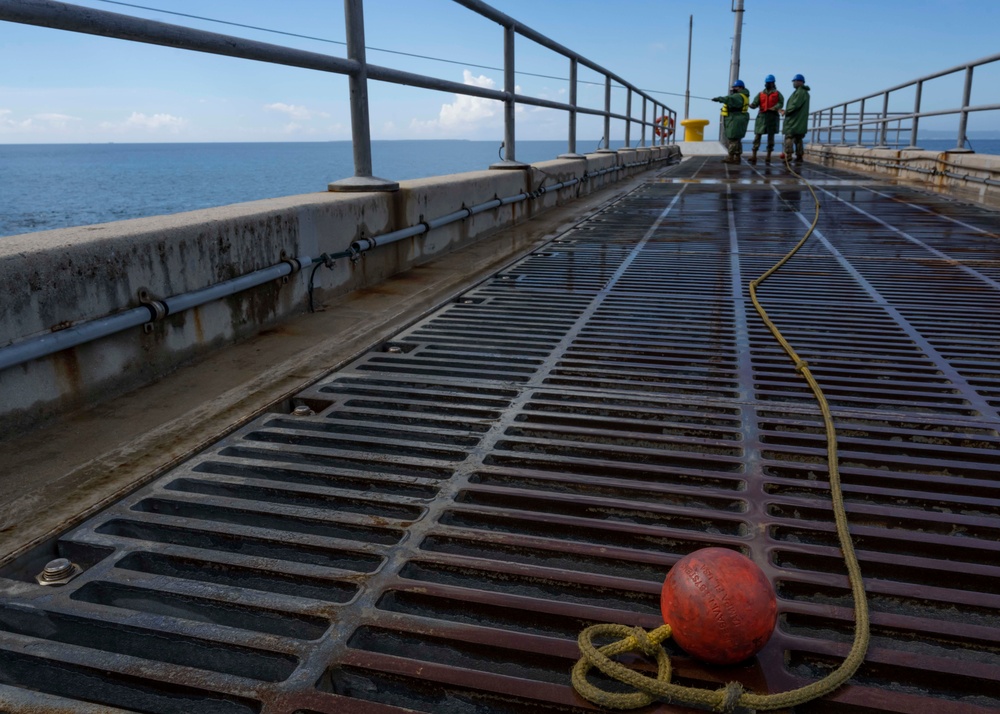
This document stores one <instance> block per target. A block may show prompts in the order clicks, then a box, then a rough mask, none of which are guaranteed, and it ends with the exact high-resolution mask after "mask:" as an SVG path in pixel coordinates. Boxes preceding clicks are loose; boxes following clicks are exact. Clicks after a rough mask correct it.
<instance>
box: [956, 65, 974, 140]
mask: <svg viewBox="0 0 1000 714" xmlns="http://www.w3.org/2000/svg"><path fill="white" fill-rule="evenodd" d="M971 100H972V67H966V68H965V89H964V90H963V91H962V114H961V116H959V118H958V145H957V146H956V147H955V150H957V151H966V148H965V138H966V136H965V129H966V126H967V125H968V122H969V102H970V101H971Z"/></svg>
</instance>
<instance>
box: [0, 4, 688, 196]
mask: <svg viewBox="0 0 1000 714" xmlns="http://www.w3.org/2000/svg"><path fill="white" fill-rule="evenodd" d="M453 2H456V3H458V4H459V5H462V6H464V7H466V8H468V9H469V10H472V11H473V12H475V13H477V14H479V15H480V16H482V17H485V18H487V19H489V20H492V21H493V22H496V23H498V24H500V25H501V26H502V27H503V28H504V83H503V86H504V88H503V90H502V91H501V90H496V89H489V88H485V87H476V86H471V85H467V84H461V83H458V82H452V81H448V80H444V79H438V78H435V77H430V76H426V75H421V74H415V73H411V72H405V71H401V70H397V69H390V68H388V67H381V66H378V65H373V64H369V63H368V61H367V59H366V56H365V29H364V9H363V0H344V16H345V21H346V40H347V58H346V59H345V58H340V57H333V56H329V55H324V54H320V53H316V52H309V51H305V50H299V49H295V48H291V47H285V46H282V45H274V44H269V43H266V42H258V41H255V40H248V39H244V38H241V37H234V36H230V35H224V34H218V33H214V32H207V31H204V30H197V29H193V28H189V27H184V26H181V25H172V24H169V23H164V22H158V21H155V20H147V19H142V18H137V17H133V16H131V15H124V14H120V13H113V12H106V11H103V10H96V9H92V8H86V7H81V6H79V5H72V4H68V3H62V2H55V1H54V0H0V20H6V21H9V22H18V23H24V24H29V25H38V26H42V27H50V28H55V29H60V30H68V31H71V32H81V33H87V34H92V35H102V36H105V37H113V38H117V39H122V40H130V41H133V42H144V43H148V44H154V45H163V46H166V47H174V48H178V49H184V50H192V51H195V52H206V53H210V54H217V55H225V56H228V57H239V58H242V59H249V60H255V61H259V62H269V63H272V64H280V65H287V66H291V67H302V68H305V69H312V70H318V71H321V72H332V73H335V74H344V75H347V76H348V78H349V86H350V107H351V132H352V144H353V149H354V177H353V178H348V179H343V180H340V181H335V182H333V183H331V184H330V186H329V188H330V189H331V190H335V191H336V190H339V191H370V190H393V189H395V188H397V187H398V184H397V183H395V182H393V181H388V180H385V179H380V178H377V177H374V176H373V175H372V150H371V133H370V128H369V115H368V80H375V81H380V82H389V83H394V84H403V85H408V86H412V87H419V88H424V89H433V90H439V91H444V92H454V93H455V94H461V95H466V96H472V97H480V98H484V99H495V100H497V101H500V102H503V103H504V137H503V142H504V144H503V150H504V155H503V160H502V161H501V162H500V163H499V164H494V165H493V168H508V167H509V168H518V167H520V166H522V164H520V163H518V162H517V160H516V158H515V157H516V143H515V106H516V105H517V104H526V105H532V106H536V107H546V108H550V109H557V110H562V111H565V112H567V113H568V115H569V128H568V142H567V144H568V146H567V153H566V154H562V155H561V156H560V158H582V156H581V155H579V154H577V153H576V128H577V116H578V115H579V114H589V115H596V116H601V117H603V118H604V136H603V137H602V144H603V146H604V149H606V150H608V149H610V146H609V144H610V133H611V120H612V119H617V120H621V121H624V122H625V147H624V148H630V142H631V130H632V126H633V125H638V126H639V127H640V132H641V133H640V140H639V146H645V143H646V127H650V128H651V131H650V137H651V139H652V143H655V135H654V131H653V130H652V129H653V128H654V127H655V126H657V124H656V121H655V119H650V117H661V116H666V117H669V118H670V120H671V121H670V125H671V126H675V125H676V118H677V113H676V111H674V110H673V109H671V108H670V107H668V106H666V105H665V104H663V103H662V102H660V101H658V100H657V99H655V98H654V97H652V96H650V95H649V94H647V93H646V92H644V91H642V90H640V89H638V88H637V87H635V86H634V85H632V84H630V83H628V82H626V81H625V80H624V79H622V78H621V77H619V76H618V75H616V74H614V73H612V72H610V71H608V70H606V69H604V68H603V67H601V66H600V65H598V64H595V63H594V62H592V61H590V60H588V59H587V58H586V57H583V56H582V55H580V54H578V53H576V52H574V51H572V50H570V49H568V48H566V47H564V46H562V45H560V44H559V43H557V42H554V41H553V40H551V39H549V38H548V37H546V36H545V35H542V34H541V33H539V32H536V31H535V30H532V29H531V28H529V27H527V26H525V25H524V24H522V23H520V22H518V21H515V20H514V19H513V18H511V17H509V16H507V15H505V14H503V13H502V12H499V11H498V10H496V9H495V8H493V7H491V6H490V5H487V4H486V3H484V2H482V1H481V0H453ZM515 35H521V36H522V37H524V38H526V39H529V40H531V41H533V42H535V43H537V44H539V45H541V46H542V47H545V48H547V49H549V50H552V51H554V52H556V53H558V54H560V55H562V56H563V57H565V58H566V59H568V60H569V103H564V102H555V101H551V100H547V99H540V98H537V97H531V96H527V95H523V94H517V93H516V92H515V74H516V65H515V57H514V39H515ZM579 65H583V66H584V67H587V68H589V69H591V70H593V71H594V72H596V73H598V74H600V75H601V76H602V77H603V78H604V89H605V91H604V107H603V108H596V107H586V106H581V105H580V104H578V103H577V84H578V81H577V70H578V66H579ZM613 83H617V85H618V86H619V87H622V88H624V89H626V90H627V93H628V94H627V97H626V110H625V114H620V113H616V112H612V111H611V89H612V84H613ZM633 95H635V96H638V97H641V98H642V111H641V114H639V115H638V116H635V115H634V113H633V111H632V106H633ZM660 143H661V144H664V143H666V137H660Z"/></svg>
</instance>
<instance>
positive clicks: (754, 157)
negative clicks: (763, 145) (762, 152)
mask: <svg viewBox="0 0 1000 714" xmlns="http://www.w3.org/2000/svg"><path fill="white" fill-rule="evenodd" d="M748 161H749V163H751V164H753V165H754V166H756V165H757V150H756V149H754V151H753V153H752V154H751V155H750V158H749V159H748Z"/></svg>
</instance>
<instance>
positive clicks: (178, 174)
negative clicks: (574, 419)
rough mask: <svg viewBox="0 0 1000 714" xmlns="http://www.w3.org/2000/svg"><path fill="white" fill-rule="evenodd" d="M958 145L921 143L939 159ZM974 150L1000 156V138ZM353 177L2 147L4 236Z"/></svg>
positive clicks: (457, 157) (436, 171) (432, 156)
mask: <svg viewBox="0 0 1000 714" xmlns="http://www.w3.org/2000/svg"><path fill="white" fill-rule="evenodd" d="M953 144H954V142H953V141H949V140H927V141H924V142H921V145H922V146H923V147H924V148H926V149H928V150H939V151H940V150H944V149H948V148H951V147H952V146H953ZM612 146H616V144H614V143H612ZM973 147H974V148H975V149H976V151H977V152H979V153H992V154H1000V141H998V140H977V141H975V142H974V143H973ZM598 148H599V142H598V141H597V140H593V141H589V142H588V141H579V142H577V150H578V151H580V152H581V153H586V152H593V151H595V150H597V149H598ZM566 149H567V147H566V142H564V141H519V142H518V143H517V154H516V158H517V160H518V161H523V162H527V163H532V162H537V161H545V160H548V159H554V158H556V157H557V156H558V155H559V154H561V153H565V152H566ZM779 150H780V149H779ZM501 158H502V148H501V146H500V144H499V142H491V141H447V140H445V141H375V142H372V164H373V167H374V174H375V175H376V176H379V177H382V178H385V179H389V180H393V181H401V180H405V179H415V178H425V177H428V176H439V175H443V174H452V173H462V172H466V171H476V170H480V169H485V168H488V167H489V166H490V164H492V163H495V162H497V161H499V160H500V159H501ZM353 174H354V163H353V153H352V151H351V143H350V142H347V141H330V142H315V143H306V142H302V143H293V142H288V143H252V144H251V143H246V144H240V143H205V144H22V145H16V144H8V145H0V236H10V235H17V234H21V233H31V232H35V231H43V230H49V229H52V228H65V227H69V226H81V225H91V224H95V223H106V222H109V221H118V220H123V219H126V218H141V217H145V216H157V215H163V214H169V213H179V212H182V211H192V210H195V209H199V208H211V207H214V206H224V205H228V204H231V203H241V202H244V201H254V200H257V199H262V198H277V197H280V196H294V195H298V194H305V193H313V192H317V191H326V186H327V184H328V183H330V182H331V181H336V180H338V179H342V178H347V177H350V176H352V175H353Z"/></svg>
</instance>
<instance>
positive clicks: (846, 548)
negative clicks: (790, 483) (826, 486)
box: [572, 156, 870, 712]
mask: <svg viewBox="0 0 1000 714" xmlns="http://www.w3.org/2000/svg"><path fill="white" fill-rule="evenodd" d="M785 166H786V168H787V169H788V171H789V172H790V173H791V174H792V175H794V176H796V177H798V178H799V179H800V180H801V181H802V182H803V183H804V184H805V186H806V188H808V189H809V193H811V194H812V197H813V201H814V202H815V204H816V216H815V217H814V218H813V222H812V225H810V226H809V230H808V231H806V234H805V235H804V236H802V239H801V240H800V241H799V242H798V243H797V244H796V245H795V247H794V248H792V249H791V250H790V251H789V252H788V253H787V254H786V255H785V256H784V257H783V258H782V259H781V260H779V261H778V262H777V263H775V264H774V265H772V266H771V268H770V269H768V271H767V272H765V273H764V274H763V275H761V276H760V277H759V278H757V279H756V280H751V281H750V286H749V287H750V300H751V301H753V306H754V308H756V310H757V313H758V314H759V315H760V318H761V319H762V320H763V321H764V324H765V325H767V329H768V330H770V331H771V334H772V335H773V336H774V339H776V340H777V341H778V344H780V345H781V347H782V348H783V349H784V350H785V352H786V353H787V354H788V356H789V358H791V360H792V363H793V364H794V365H795V371H797V372H798V373H799V374H801V375H802V377H803V378H804V379H805V380H806V382H807V383H808V384H809V388H810V389H811V390H812V393H813V396H814V397H815V398H816V402H817V403H818V404H819V409H820V412H821V413H822V415H823V424H824V427H825V429H826V441H827V447H826V448H827V450H826V453H827V463H828V465H829V473H830V497H831V500H832V502H833V516H834V521H835V522H836V526H837V538H838V540H839V541H840V549H841V551H843V554H844V562H845V564H846V565H847V573H848V579H849V580H850V583H851V594H852V596H853V597H854V621H855V627H854V643H853V644H852V645H851V651H850V652H849V653H848V655H847V657H846V658H845V659H844V661H843V662H842V663H841V665H840V666H839V667H838V668H837V669H835V670H834V671H833V672H831V673H830V674H828V675H827V676H826V677H824V678H823V679H820V680H818V681H816V682H812V683H811V684H807V685H806V686H804V687H800V688H798V689H793V690H791V691H788V692H781V693H779V694H753V693H752V692H745V691H744V690H743V686H742V685H741V684H739V683H738V682H730V683H729V684H727V685H726V686H725V687H723V688H721V689H717V690H708V689H699V688H697V687H685V686H681V685H678V684H672V683H671V682H670V658H669V657H668V656H667V653H666V651H665V650H664V649H663V647H662V646H661V644H660V643H661V642H663V640H665V639H667V638H668V637H670V625H669V624H666V625H663V626H662V627H658V628H656V629H655V630H652V631H651V632H648V633H647V632H646V631H645V630H643V629H642V628H641V627H634V628H632V627H628V626H626V625H610V624H609V625H593V626H592V627H588V628H587V629H586V630H584V631H583V632H581V633H580V637H579V640H578V642H579V645H580V654H581V655H582V656H581V658H580V660H579V661H578V662H577V663H576V665H575V666H574V667H573V673H572V682H573V687H574V689H576V691H577V692H578V693H579V694H580V696H582V697H584V698H586V699H588V700H590V701H591V702H593V703H594V704H598V705H600V706H602V707H607V708H610V709H635V708H637V707H641V706H646V705H647V704H651V703H653V702H655V701H657V700H658V699H663V700H666V701H668V702H671V703H676V704H688V705H692V706H700V707H707V708H709V709H712V710H715V711H722V712H726V711H732V710H733V709H735V708H736V707H744V708H748V709H757V710H772V709H784V708H787V707H794V706H797V705H799V704H804V703H805V702H808V701H811V700H813V699H816V698H818V697H822V696H824V695H826V694H829V693H830V692H832V691H833V690H835V689H837V688H838V687H840V685H842V684H843V683H844V682H846V681H847V680H848V679H850V678H851V675H853V674H854V673H855V672H856V671H857V669H858V667H860V666H861V663H862V662H863V661H864V658H865V653H866V652H867V651H868V643H869V639H870V633H869V619H868V600H867V598H866V596H865V586H864V582H863V581H862V578H861V568H860V566H859V565H858V558H857V556H856V555H855V553H854V545H853V543H852V542H851V535H850V533H849V531H848V527H847V513H846V511H845V508H844V495H843V493H842V491H841V486H840V470H839V468H838V466H837V432H836V429H835V428H834V425H833V416H832V415H831V414H830V405H829V404H828V403H827V401H826V396H825V395H824V394H823V390H822V389H821V388H820V386H819V384H818V383H817V382H816V380H815V379H814V378H813V375H812V372H811V371H810V370H809V365H808V364H807V363H806V361H805V360H803V359H802V358H801V357H799V355H798V353H796V352H795V350H794V348H793V347H792V346H791V344H789V342H788V340H786V339H785V338H784V336H783V335H782V334H781V331H780V330H778V328H777V326H776V325H775V324H774V323H773V322H772V321H771V318H770V317H768V315H767V311H766V310H764V308H763V306H762V305H761V304H760V301H758V300H757V287H758V286H759V285H760V284H761V283H763V282H764V281H765V280H767V279H768V278H769V277H771V276H772V275H774V273H776V272H777V271H778V270H779V269H780V268H781V266H783V265H784V264H785V263H787V262H788V261H789V260H790V259H791V258H792V256H794V255H795V254H796V253H797V252H798V251H799V249H800V248H801V247H802V246H803V245H805V242H806V241H807V240H809V236H811V235H812V233H813V231H814V230H815V229H816V224H817V223H818V222H819V209H820V204H819V198H818V197H817V196H816V192H815V191H814V190H813V187H812V186H811V185H810V184H809V182H808V181H806V180H805V179H804V178H803V177H802V176H800V175H799V174H798V173H796V172H795V171H793V170H792V167H791V166H790V165H789V163H788V158H787V156H786V158H785ZM595 637H620V638H622V639H620V640H619V641H617V642H613V643H612V644H609V645H605V646H603V647H601V648H600V649H598V648H596V647H595V646H594V644H593V639H594V638H595ZM632 651H639V652H642V653H643V654H645V655H647V656H650V657H654V658H655V659H656V665H657V676H656V678H655V679H653V678H651V677H647V676H645V675H643V674H640V673H639V672H636V671H634V670H631V669H629V668H628V667H626V666H625V665H623V664H620V663H618V662H615V661H613V660H612V659H611V658H612V657H614V656H616V655H620V654H623V653H625V652H632ZM594 667H596V668H597V669H599V670H600V671H601V672H603V673H604V674H606V675H608V676H609V677H612V678H614V679H617V680H618V681H620V682H623V683H625V684H628V685H630V686H632V687H634V688H635V689H636V690H638V691H636V692H631V693H617V692H607V691H605V690H603V689H600V688H599V687H597V686H595V685H593V684H591V683H590V682H589V681H588V680H587V673H588V672H589V671H590V670H591V668H594Z"/></svg>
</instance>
